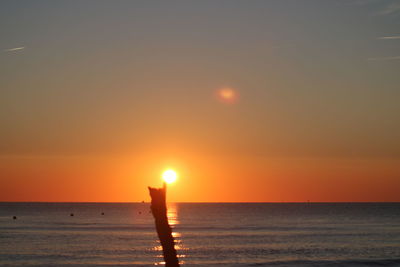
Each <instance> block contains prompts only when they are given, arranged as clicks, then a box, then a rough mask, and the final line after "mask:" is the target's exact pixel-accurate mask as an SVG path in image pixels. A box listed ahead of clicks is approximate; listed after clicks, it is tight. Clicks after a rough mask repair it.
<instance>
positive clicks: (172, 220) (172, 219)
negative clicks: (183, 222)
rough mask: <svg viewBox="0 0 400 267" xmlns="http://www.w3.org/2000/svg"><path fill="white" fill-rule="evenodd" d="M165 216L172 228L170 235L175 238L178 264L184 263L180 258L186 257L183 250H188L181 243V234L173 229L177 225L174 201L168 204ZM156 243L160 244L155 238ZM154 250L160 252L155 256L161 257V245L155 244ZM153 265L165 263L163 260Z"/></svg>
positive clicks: (176, 211) (176, 210)
mask: <svg viewBox="0 0 400 267" xmlns="http://www.w3.org/2000/svg"><path fill="white" fill-rule="evenodd" d="M167 217H168V223H169V225H170V226H171V228H172V236H173V237H174V240H175V249H176V253H177V256H178V258H179V264H185V261H183V260H182V258H186V254H185V251H187V250H188V248H187V247H185V246H184V245H183V243H182V239H181V237H182V234H181V233H179V232H177V231H176V229H175V226H177V225H179V224H180V222H179V219H178V207H177V205H176V204H174V203H170V204H168V210H167ZM157 243H158V244H160V241H159V240H158V239H157ZM153 250H154V251H159V252H160V254H158V255H157V258H161V259H164V258H163V255H162V246H161V245H157V246H154V247H153ZM154 265H165V262H164V261H159V262H156V263H155V264H154Z"/></svg>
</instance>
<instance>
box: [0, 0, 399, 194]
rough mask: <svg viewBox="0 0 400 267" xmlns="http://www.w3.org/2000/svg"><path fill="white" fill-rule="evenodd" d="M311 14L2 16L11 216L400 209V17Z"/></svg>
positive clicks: (245, 6)
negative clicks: (179, 209) (166, 205)
mask: <svg viewBox="0 0 400 267" xmlns="http://www.w3.org/2000/svg"><path fill="white" fill-rule="evenodd" d="M299 1H300V0H299ZM299 1H226V2H224V1H222V2H218V3H217V2H215V1H118V2H114V1H113V2H111V1H105V2H97V1H93V2H92V1H84V2H78V1H60V2H59V1H57V3H55V2H54V1H23V2H22V1H5V2H2V3H0V33H1V36H0V39H1V42H0V201H99V202H102V201H114V202H118V201H142V200H148V199H149V197H148V192H147V186H148V185H150V186H161V179H160V174H161V172H162V171H163V170H164V169H166V168H173V169H175V170H176V171H177V172H178V173H179V175H180V178H179V179H178V181H177V182H176V183H175V184H174V185H171V186H170V189H169V191H170V193H169V199H170V200H171V201H204V202H209V201H212V202H228V201H279V202H280V201H308V200H309V201H400V193H399V192H400V141H399V136H400V123H399V114H400V105H399V103H400V91H399V84H400V68H399V62H400V61H399V59H400V56H399V55H400V46H399V42H400V37H399V31H398V30H399V29H398V25H399V23H400V13H399V12H398V9H396V7H394V8H393V6H391V5H387V3H389V2H386V1H380V2H379V1H376V2H375V1H354V3H353V2H351V3H348V1H304V3H299ZM356 2H357V3H356ZM361 2H362V3H361Z"/></svg>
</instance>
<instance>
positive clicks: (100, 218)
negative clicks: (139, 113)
mask: <svg viewBox="0 0 400 267" xmlns="http://www.w3.org/2000/svg"><path fill="white" fill-rule="evenodd" d="M14 216H15V217H14ZM168 218H169V222H170V224H171V226H172V228H173V236H174V237H175V240H176V249H177V252H178V255H179V260H180V264H181V265H182V266H188V267H189V266H193V267H194V266H235V267H236V266H237V267H239V266H300V267H302V266H400V203H169V204H168ZM163 264H164V263H163V257H162V250H161V247H160V243H159V241H158V238H157V234H156V231H155V226H154V219H153V217H152V214H151V213H150V204H149V203H4V202H3V203H0V266H61V267H62V266H68V267H73V266H157V265H161V266H162V265H163Z"/></svg>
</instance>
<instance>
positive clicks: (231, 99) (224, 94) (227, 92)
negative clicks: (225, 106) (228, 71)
mask: <svg viewBox="0 0 400 267" xmlns="http://www.w3.org/2000/svg"><path fill="white" fill-rule="evenodd" d="M217 96H218V98H219V100H220V101H222V102H225V103H235V102H236V101H237V99H238V93H237V92H236V91H235V90H234V89H233V88H230V87H224V88H221V89H219V90H218V91H217Z"/></svg>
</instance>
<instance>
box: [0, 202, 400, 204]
mask: <svg viewBox="0 0 400 267" xmlns="http://www.w3.org/2000/svg"><path fill="white" fill-rule="evenodd" d="M0 203H76V204H150V203H151V202H150V201H144V202H142V201H115V202H114V201H107V202H106V201H0ZM167 203H178V204H179V203H180V204H280V203H289V204H290V203H293V204H295V203H306V204H308V203H400V201H237V202H232V201H231V202H225V201H220V202H217V201H208V202H205V201H170V202H168V201H167Z"/></svg>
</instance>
